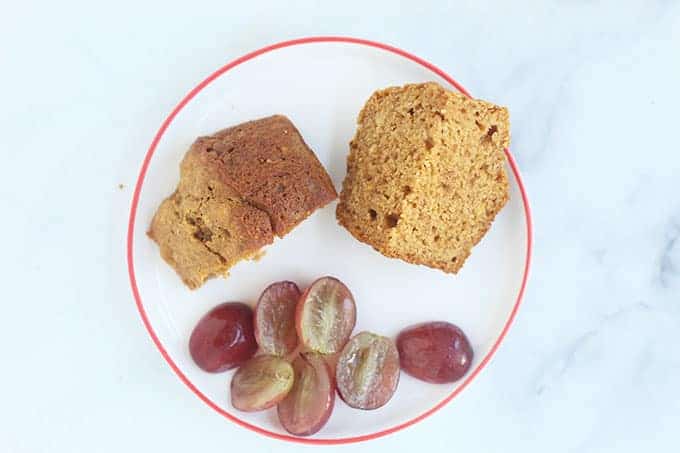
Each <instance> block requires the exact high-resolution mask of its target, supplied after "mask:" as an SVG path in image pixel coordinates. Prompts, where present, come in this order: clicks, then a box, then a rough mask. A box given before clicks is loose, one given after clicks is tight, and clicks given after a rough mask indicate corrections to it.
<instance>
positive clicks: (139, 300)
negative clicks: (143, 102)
mask: <svg viewBox="0 0 680 453" xmlns="http://www.w3.org/2000/svg"><path fill="white" fill-rule="evenodd" d="M321 42H341V43H348V44H357V45H362V46H368V47H374V48H377V49H381V50H384V51H386V52H391V53H393V54H396V55H399V56H402V57H404V58H406V59H408V60H411V61H413V62H415V63H417V64H419V65H421V66H423V67H425V68H427V69H429V70H430V71H432V72H433V73H435V74H437V75H438V76H439V77H441V78H443V79H444V80H446V81H447V82H448V83H450V84H451V85H452V86H453V87H454V88H456V89H457V90H458V91H460V92H461V93H463V94H464V95H466V96H468V97H471V96H470V94H469V93H468V92H467V90H465V88H463V87H462V86H461V85H460V84H459V83H458V82H456V81H455V80H453V78H452V77H451V76H450V75H448V74H447V73H445V72H444V71H442V70H441V69H439V68H438V67H436V66H435V65H433V64H432V63H429V62H427V61H425V60H423V59H422V58H419V57H417V56H415V55H412V54H410V53H408V52H406V51H403V50H401V49H398V48H396V47H393V46H390V45H387V44H382V43H379V42H375V41H369V40H366V39H359V38H350V37H343V36H314V37H309V38H300V39H293V40H290V41H283V42H280V43H278V44H273V45H270V46H267V47H263V48H261V49H259V50H256V51H254V52H250V53H248V54H246V55H243V56H242V57H240V58H237V59H236V60H233V61H231V62H230V63H227V64H226V65H224V66H222V67H221V68H220V69H218V70H217V71H215V72H214V73H212V74H211V75H210V76H208V77H207V78H206V79H205V80H203V81H202V82H201V83H199V84H198V85H197V86H196V87H195V88H194V89H192V90H191V91H190V92H189V93H188V94H187V95H186V96H184V98H183V99H182V100H181V101H180V103H179V104H177V106H176V107H175V108H174V109H173V110H172V112H170V115H168V117H167V118H166V119H165V121H163V124H161V127H160V129H159V130H158V132H156V135H155V137H154V139H153V141H152V142H151V146H149V149H148V151H147V152H146V156H144V161H143V162H142V168H141V170H140V171H139V176H138V177H137V183H136V184H135V191H134V194H133V196H132V205H131V207H130V219H129V223H128V234H127V261H128V273H129V276H130V285H131V287H132V294H133V296H134V298H135V302H136V304H137V309H138V310H139V314H140V315H141V317H142V321H143V322H144V326H145V327H146V330H147V331H148V332H149V335H150V336H151V339H152V340H153V342H154V343H155V344H156V347H157V348H158V350H159V351H160V353H161V355H162V356H163V358H164V359H165V360H166V362H168V364H169V365H170V368H172V370H173V371H174V372H175V374H177V376H178V377H179V378H180V380H181V381H182V382H184V384H186V386H187V387H189V389H190V390H191V391H192V392H194V393H195V394H196V396H198V397H199V398H200V399H201V400H203V402H205V403H206V404H207V405H208V406H210V407H211V408H213V409H214V410H215V411H217V412H218V413H220V414H222V415H223V416H224V417H226V418H228V419H229V420H231V421H233V422H234V423H236V424H238V425H241V426H243V427H245V428H248V429H250V430H252V431H255V432H257V433H260V434H263V435H265V436H268V437H272V438H275V439H280V440H287V441H291V442H298V443H304V444H321V445H331V444H346V443H352V442H360V441H364V440H370V439H376V438H378V437H382V436H386V435H387V434H391V433H394V432H396V431H399V430H401V429H404V428H406V427H408V426H411V425H413V424H414V423H417V422H419V421H421V420H423V419H424V418H426V417H428V416H429V415H432V414H433V413H434V412H436V411H437V410H439V409H441V408H442V407H444V406H445V405H446V404H447V403H448V402H449V401H451V400H452V399H453V398H454V397H456V395H458V394H459V393H460V392H462V391H463V389H464V388H465V387H467V386H468V384H470V382H472V380H473V379H474V378H475V377H476V376H477V375H478V374H479V372H480V371H481V370H482V369H483V368H484V367H485V366H486V365H487V364H488V363H489V360H490V359H491V357H492V356H493V355H494V353H495V352H496V350H497V349H498V347H499V346H500V344H501V342H502V341H503V338H504V337H505V335H506V334H507V333H508V330H509V328H510V325H511V324H512V321H513V320H514V319H515V315H516V314H517V310H518V309H519V306H520V303H521V301H522V296H523V295H524V289H525V287H526V284H527V278H528V276H529V267H530V264H531V249H532V240H533V236H532V235H533V232H532V221H531V209H530V208H529V200H528V198H527V194H526V191H525V188H524V183H523V182H522V177H521V176H520V173H519V170H518V168H517V164H516V162H515V159H514V158H513V156H512V154H511V153H510V151H509V150H507V149H506V150H505V154H506V157H507V159H508V162H509V164H510V168H511V169H512V172H513V174H514V176H515V180H516V181H517V185H518V186H519V190H520V193H521V195H522V203H523V205H524V214H525V217H526V225H527V244H526V258H525V261H524V275H523V276H522V285H521V286H520V289H519V292H518V294H517V299H516V301H515V305H514V306H513V308H512V311H511V312H510V316H509V317H508V319H507V321H506V322H505V325H504V326H503V330H502V331H501V334H500V336H499V337H498V339H497V340H496V341H495V343H494V344H493V346H492V348H491V350H490V351H489V352H488V354H486V356H485V357H484V358H483V359H482V361H481V362H480V363H479V365H477V367H476V368H475V369H474V370H472V372H471V373H470V374H468V375H467V377H466V378H465V380H464V381H463V382H462V383H461V385H459V386H458V387H457V388H456V389H455V390H454V391H453V392H451V394H450V395H448V396H447V397H446V398H444V399H443V400H442V401H440V402H439V403H437V404H436V405H435V406H434V407H432V408H431V409H429V410H427V411H426V412H424V413H422V414H420V415H418V416H417V417H414V418H412V419H411V420H408V421H406V422H404V423H401V424H399V425H396V426H393V427H391V428H388V429H384V430H381V431H377V432H375V433H371V434H365V435H362V436H354V437H340V438H331V439H320V438H304V437H295V436H290V435H287V434H280V433H276V432H273V431H269V430H266V429H263V428H260V427H259V426H255V425H252V424H250V423H248V422H246V421H245V420H241V419H240V418H238V417H237V416H235V415H233V414H230V413H229V412H227V411H225V410H224V409H223V408H221V407H220V406H219V405H217V404H216V403H215V402H213V401H212V400H211V399H210V398H208V397H207V396H206V395H204V394H203V393H201V391H200V390H198V388H196V386H195V385H194V384H193V383H192V382H191V381H190V380H189V379H188V378H187V377H186V376H185V375H184V374H183V373H182V371H181V370H180V369H179V367H178V366H177V364H175V362H174V361H173V360H172V358H171V357H170V355H169V354H168V352H167V351H166V350H165V347H163V344H162V343H161V341H160V340H159V338H158V336H157V335H156V332H155V331H154V330H153V327H152V326H151V323H150V322H149V319H148V317H147V315H146V311H145V309H144V304H143V303H142V298H141V296H140V295H139V289H138V288H137V279H136V277H135V266H134V259H133V257H134V253H133V243H134V230H135V218H136V215H137V205H138V203H139V194H140V193H141V190H142V184H143V183H144V177H145V176H146V172H147V169H148V167H149V162H150V161H151V157H152V156H153V153H154V152H155V150H156V146H157V145H158V142H159V141H160V139H161V137H162V136H163V134H164V133H165V131H166V130H167V128H168V126H169V125H170V123H171V122H172V120H173V119H174V118H175V116H177V114H178V113H179V112H180V110H182V109H183V108H184V107H185V106H186V105H187V104H188V103H189V101H191V100H192V99H193V98H194V97H195V96H196V95H197V94H198V93H199V92H200V91H201V90H202V89H203V88H205V87H206V86H207V85H208V84H210V83H211V82H212V81H213V80H215V79H217V78H218V77H220V76H221V75H222V74H224V73H225V72H227V71H229V70H231V69H233V68H235V67H236V66H238V65H240V64H241V63H244V62H246V61H248V60H252V59H253V58H256V57H257V56H259V55H262V54H265V53H268V52H271V51H274V50H277V49H282V48H285V47H290V46H297V45H303V44H310V43H321Z"/></svg>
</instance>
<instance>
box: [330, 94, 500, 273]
mask: <svg viewBox="0 0 680 453" xmlns="http://www.w3.org/2000/svg"><path fill="white" fill-rule="evenodd" d="M509 141H510V126H509V118H508V111H507V109H506V108H504V107H499V106H497V105H494V104H491V103H488V102H485V101H480V100H474V99H469V98H467V97H465V96H463V95H461V94H458V93H454V92H451V91H449V90H446V89H444V88H443V87H441V86H440V85H438V84H436V83H423V84H412V85H405V86H403V87H391V88H387V89H384V90H380V91H377V92H375V93H373V95H372V96H371V97H370V99H369V100H368V101H367V102H366V104H365V105H364V107H363V109H362V110H361V112H360V113H359V118H358V127H357V131H356V134H355V136H354V138H353V139H352V141H351V142H350V153H349V157H348V159H347V175H346V177H345V180H344V182H343V186H342V192H341V194H340V203H339V204H338V206H337V210H336V215H337V218H338V221H339V223H340V224H341V225H342V226H344V227H345V228H347V230H349V232H350V233H351V234H352V235H353V236H354V237H356V238H357V239H358V240H359V241H362V242H365V243H367V244H369V245H371V246H373V247H374V248H375V249H376V250H377V251H379V252H380V253H382V254H383V255H385V256H388V257H393V258H400V259H402V260H404V261H407V262H410V263H414V264H423V265H426V266H429V267H433V268H437V269H441V270H442V271H444V272H449V273H457V272H458V271H459V270H460V268H461V267H462V266H463V264H464V262H465V260H466V259H467V257H468V256H469V255H470V251H471V249H472V247H473V246H474V245H475V244H477V243H478V242H479V241H480V240H481V238H482V237H483V236H484V234H485V233H486V232H487V231H488V229H489V227H490V226H491V222H492V221H493V219H494V217H495V216H496V214H497V213H498V212H499V211H500V210H501V208H502V207H503V206H504V205H505V203H506V202H507V201H508V178H507V175H506V173H505V169H504V162H505V154H504V152H503V149H504V148H506V147H507V146H508V145H509Z"/></svg>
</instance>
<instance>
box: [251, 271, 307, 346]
mask: <svg viewBox="0 0 680 453" xmlns="http://www.w3.org/2000/svg"><path fill="white" fill-rule="evenodd" d="M299 300H300V290H299V289H298V287H297V285H296V284H295V283H293V282H277V283H273V284H271V285H269V286H268V287H267V289H265V290H264V292H263V293H262V295H261V296H260V300H259V301H258V302H257V306H256V307H255V339H256V340H257V343H258V344H259V345H260V348H261V349H262V351H264V352H265V353H267V354H274V355H278V356H285V355H288V354H290V353H291V352H293V351H294V350H295V348H296V347H297V344H298V338H297V332H296V330H295V307H296V306H297V303H298V301H299Z"/></svg>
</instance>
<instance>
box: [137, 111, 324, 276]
mask: <svg viewBox="0 0 680 453" xmlns="http://www.w3.org/2000/svg"><path fill="white" fill-rule="evenodd" d="M336 196H337V194H336V192H335V188H334V187H333V183H332V181H331V179H330V177H329V176H328V173H326V170H325V169H324V168H323V166H322V165H321V163H320V162H319V160H318V159H317V158H316V156H315V155H314V152H313V151H312V150H311V149H309V147H308V146H307V145H306V144H305V142H304V140H303V139H302V136H301V135H300V133H299V132H298V130H297V129H296V128H295V126H294V125H293V123H292V122H291V121H290V120H289V119H288V118H286V117H285V116H282V115H275V116H271V117H268V118H263V119H260V120H256V121H249V122H247V123H243V124H240V125H238V126H234V127H230V128H228V129H224V130H222V131H219V132H217V133H216V134H214V135H211V136H209V137H200V138H198V139H197V140H196V141H195V142H194V144H193V145H192V146H191V148H190V149H189V151H188V152H187V154H186V155H185V156H184V159H183V160H182V163H181V165H180V181H179V185H178V187H177V190H176V191H175V193H174V194H173V195H172V196H170V197H169V198H167V199H166V200H165V201H164V202H163V203H162V204H161V206H160V207H159V208H158V211H157V212H156V214H155V215H154V218H153V220H152V222H151V228H150V229H149V232H148V234H149V237H151V238H152V239H153V240H154V241H156V242H157V243H158V245H159V246H160V251H161V256H162V257H163V259H165V261H166V262H167V263H168V264H170V265H171V266H172V267H173V268H175V270H176V271H177V273H178V274H179V275H180V277H181V278H182V280H183V281H184V283H185V284H186V285H187V286H188V287H189V288H192V289H194V288H197V287H199V286H200V285H202V284H203V282H205V280H207V279H208V278H210V277H213V276H216V275H226V274H227V272H228V270H229V268H231V267H232V266H233V265H234V264H236V263H237V262H238V261H240V260H242V259H246V258H250V257H253V256H255V255H257V253H258V251H259V250H260V248H261V247H263V246H264V245H267V244H271V243H272V241H273V240H274V236H278V237H283V236H285V235H286V234H287V233H288V232H289V231H291V230H292V229H293V228H294V227H295V226H297V225H298V224H299V223H300V222H302V221H303V220H304V219H306V218H307V217H308V216H309V215H311V214H312V213H313V212H314V211H315V210H316V209H318V208H320V207H322V206H325V205H326V204H328V203H330V202H331V201H332V200H334V199H335V198H336Z"/></svg>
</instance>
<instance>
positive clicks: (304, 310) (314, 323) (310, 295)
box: [296, 277, 356, 354]
mask: <svg viewBox="0 0 680 453" xmlns="http://www.w3.org/2000/svg"><path fill="white" fill-rule="evenodd" d="M355 323H356V306H355V304H354V298H353V297H352V293H350V292H349V289H348V288H347V287H346V286H345V285H344V284H343V283H342V282H341V281H340V280H338V279H337V278H333V277H322V278H320V279H318V280H317V281H315V282H314V283H312V285H311V286H310V287H309V288H307V290H306V291H305V292H304V294H303V295H302V298H301V299H300V303H299V304H298V306H297V313H296V324H297V331H298V335H299V337H300V342H301V343H302V344H303V345H304V346H305V347H306V348H308V349H311V350H312V351H317V352H320V353H322V354H332V353H335V352H338V351H340V350H341V349H342V347H343V346H344V345H345V343H347V340H348V339H349V336H350V335H351V334H352V329H354V324H355Z"/></svg>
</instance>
